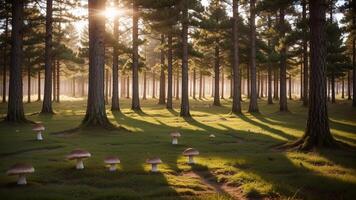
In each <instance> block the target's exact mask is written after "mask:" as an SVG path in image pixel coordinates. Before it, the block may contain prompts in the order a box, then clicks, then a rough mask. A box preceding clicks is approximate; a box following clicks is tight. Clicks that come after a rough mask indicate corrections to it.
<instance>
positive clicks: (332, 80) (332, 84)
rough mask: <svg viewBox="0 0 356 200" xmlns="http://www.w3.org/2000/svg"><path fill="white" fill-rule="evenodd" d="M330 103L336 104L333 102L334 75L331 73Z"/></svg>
mask: <svg viewBox="0 0 356 200" xmlns="http://www.w3.org/2000/svg"><path fill="white" fill-rule="evenodd" d="M331 103H336V100H335V73H334V71H332V72H331Z"/></svg>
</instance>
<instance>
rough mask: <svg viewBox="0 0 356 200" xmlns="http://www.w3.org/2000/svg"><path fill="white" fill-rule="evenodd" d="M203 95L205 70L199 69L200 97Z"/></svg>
mask: <svg viewBox="0 0 356 200" xmlns="http://www.w3.org/2000/svg"><path fill="white" fill-rule="evenodd" d="M202 97H203V72H202V71H201V70H200V71H199V99H202Z"/></svg>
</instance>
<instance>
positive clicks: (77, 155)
mask: <svg viewBox="0 0 356 200" xmlns="http://www.w3.org/2000/svg"><path fill="white" fill-rule="evenodd" d="M90 156H91V154H90V153H89V152H88V151H85V150H81V149H77V150H74V151H72V152H70V154H69V155H68V156H67V159H68V160H77V165H76V169H84V164H83V159H85V158H89V157H90Z"/></svg>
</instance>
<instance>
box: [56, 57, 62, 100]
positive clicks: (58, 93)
mask: <svg viewBox="0 0 356 200" xmlns="http://www.w3.org/2000/svg"><path fill="white" fill-rule="evenodd" d="M56 70H57V74H56V75H57V79H56V81H57V83H56V84H57V91H56V95H57V99H56V102H57V103H59V102H60V99H59V97H60V91H61V88H60V74H59V72H60V63H59V60H58V59H57V68H56Z"/></svg>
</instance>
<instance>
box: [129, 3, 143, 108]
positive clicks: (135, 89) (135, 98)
mask: <svg viewBox="0 0 356 200" xmlns="http://www.w3.org/2000/svg"><path fill="white" fill-rule="evenodd" d="M132 11H133V17H132V50H133V55H132V105H131V109H132V110H135V111H141V107H140V97H139V84H138V59H139V55H138V43H139V40H138V16H139V13H138V12H139V10H138V2H137V0H134V1H133V4H132Z"/></svg>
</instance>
